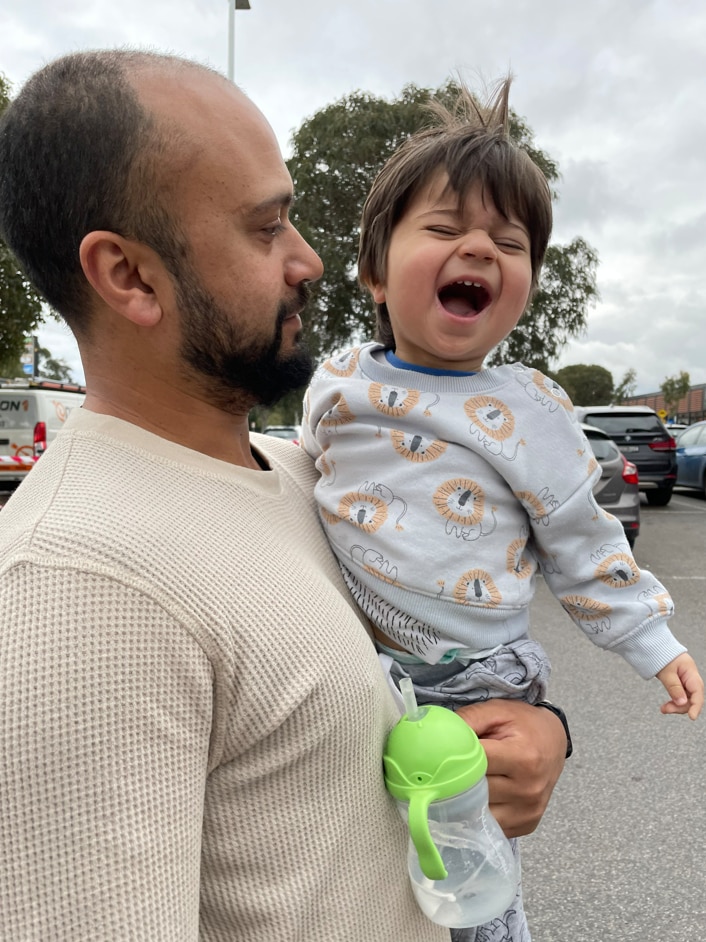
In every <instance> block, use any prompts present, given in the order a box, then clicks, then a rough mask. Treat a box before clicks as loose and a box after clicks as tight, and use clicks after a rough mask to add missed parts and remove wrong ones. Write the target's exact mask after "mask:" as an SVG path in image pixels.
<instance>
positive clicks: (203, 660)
mask: <svg viewBox="0 0 706 942" xmlns="http://www.w3.org/2000/svg"><path fill="white" fill-rule="evenodd" d="M291 199H292V192H291V180H290V178H289V174H288V173H287V170H286V167H285V165H284V163H283V161H282V157H281V155H280V152H279V149H278V146H277V142H276V140H275V137H274V134H273V132H272V130H271V128H270V127H269V125H268V124H267V122H266V121H265V119H264V118H263V117H262V115H261V114H260V112H259V111H258V110H257V108H255V106H254V105H253V104H252V103H251V102H250V101H249V100H248V99H247V98H246V97H245V96H244V95H243V94H242V93H241V92H240V91H238V90H237V89H236V88H235V87H234V86H233V85H231V84H230V83H229V82H227V81H226V80H225V79H223V78H222V77H220V76H218V75H217V74H215V73H213V72H211V71H210V70H208V69H205V68H203V67H201V66H197V65H195V64H193V63H190V62H186V61H182V60H179V59H175V58H171V57H161V56H155V55H151V54H145V53H130V52H125V51H124V52H104V53H86V54H76V55H72V56H67V57H65V58H64V59H60V60H58V61H57V62H55V63H53V64H51V65H49V66H48V67H46V68H45V69H44V70H42V71H41V72H40V73H38V74H37V75H35V76H34V77H33V78H32V79H30V81H29V82H28V83H27V85H26V86H25V88H24V89H23V90H22V92H21V93H20V95H19V96H18V98H17V100H16V101H15V102H13V104H12V105H11V106H10V108H9V109H8V111H7V113H6V114H5V116H4V118H3V120H2V123H1V124H0V231H2V233H3V235H4V237H5V238H6V239H7V241H8V243H9V244H10V246H11V247H12V248H13V250H14V251H15V253H16V254H17V256H18V258H19V259H20V261H21V262H22V264H23V265H24V267H25V269H26V270H27V272H28V274H29V276H30V277H31V278H32V280H33V281H34V282H35V283H36V284H37V286H38V287H39V289H40V290H41V291H42V292H43V293H44V295H45V296H46V298H47V300H48V301H49V302H50V303H51V304H52V305H53V306H54V307H55V308H56V309H57V310H58V311H59V312H60V313H61V314H62V315H63V316H64V318H65V320H66V321H67V323H68V324H69V326H70V327H71V328H72V330H73V332H74V334H75V336H76V338H77V341H78V344H79V347H80V350H81V356H82V360H83V364H84V369H85V374H86V385H87V390H88V392H87V396H86V402H85V407H84V408H83V409H81V410H80V411H79V410H77V412H76V413H74V415H72V416H71V418H70V420H69V421H68V423H67V427H66V429H65V431H64V432H63V433H62V434H61V435H60V436H59V437H58V438H57V439H56V440H55V442H54V443H53V444H52V447H51V449H49V451H48V452H47V454H46V455H45V456H44V457H43V458H42V460H41V462H40V463H39V464H38V465H37V467H36V468H35V469H33V471H32V474H31V475H30V476H29V478H28V479H27V481H26V482H25V483H24V484H23V485H22V487H21V488H20V489H19V490H18V491H17V493H16V494H15V495H14V496H13V498H12V499H11V500H10V502H9V503H8V504H7V506H6V507H5V509H4V510H3V511H2V520H1V523H0V604H1V605H2V611H3V616H4V617H3V626H2V631H1V632H0V646H1V647H0V729H1V730H2V742H3V749H4V759H3V762H2V764H1V766H0V793H1V794H2V796H3V813H2V816H1V817H0V938H3V939H4V938H7V939H20V938H21V939H23V940H35V939H36V940H39V939H42V940H44V939H52V940H54V942H63V940H69V939H71V940H76V939H91V940H95V939H123V938H130V939H139V940H151V942H153V940H162V939H163V940H169V942H181V940H187V939H189V940H195V939H196V938H197V937H198V938H201V939H203V940H208V942H216V940H217V942H221V940H223V942H225V940H228V942H232V940H236V939H237V940H238V942H263V940H267V942H272V940H275V939H276V940H280V939H282V940H284V939H299V940H305V942H335V940H346V942H372V940H376V942H384V940H390V942H393V940H394V942H400V940H402V939H405V940H415V942H427V940H429V942H433V940H442V939H445V940H448V931H447V930H443V929H441V928H440V927H438V926H434V925H433V924H432V923H430V922H428V921H427V920H426V919H425V918H424V917H423V916H422V915H421V913H420V911H419V910H418V909H417V907H416V905H415V903H414V901H413V899H412V897H411V894H410V891H409V887H408V880H407V877H406V873H405V854H406V833H405V828H404V825H403V824H402V822H401V820H399V818H398V816H397V814H396V812H395V810H394V806H393V802H392V801H391V800H390V798H389V796H388V795H387V794H386V792H385V790H384V785H383V780H382V773H381V756H382V748H383V743H384V740H385V736H386V734H387V732H388V731H389V729H390V727H391V725H392V724H393V723H394V722H395V719H396V712H395V708H394V705H393V701H392V699H391V696H390V694H389V692H388V690H387V687H386V686H385V683H384V680H383V678H382V674H381V671H380V669H379V666H378V662H377V659H376V656H375V652H374V648H373V645H372V643H371V641H370V639H369V637H368V635H367V633H366V631H365V628H364V626H363V624H362V622H361V621H360V619H359V617H358V615H357V614H356V612H355V611H354V607H353V606H352V604H351V603H350V601H349V599H348V596H347V593H346V590H345V588H344V587H343V584H342V582H341V579H340V576H339V572H338V568H337V566H336V564H335V562H334V561H333V558H332V557H331V555H330V553H329V550H328V548H327V546H326V543H325V539H324V537H323V534H322V532H321V529H320V527H319V524H318V520H317V516H316V512H315V509H314V506H313V501H312V488H313V483H314V478H315V473H314V471H313V468H312V466H311V463H310V461H309V459H308V458H307V457H306V456H305V455H304V454H303V453H301V452H300V450H299V449H297V448H295V447H294V446H292V445H291V444H290V443H287V442H281V441H277V440H275V439H264V438H263V437H260V436H258V437H253V439H252V440H251V438H250V436H249V434H248V424H247V416H248V412H249V410H250V408H251V407H252V406H253V405H254V404H256V403H257V402H272V401H274V400H275V399H277V398H278V397H279V396H281V395H282V394H283V393H284V392H285V391H287V390H289V389H292V388H297V387H299V386H301V385H302V384H303V383H304V382H305V381H306V380H307V378H308V376H309V373H310V370H311V364H310V362H309V357H308V355H307V354H306V352H305V351H304V349H303V348H302V346H301V345H300V341H299V331H300V327H301V322H300V313H301V311H302V309H303V306H304V304H305V301H306V293H307V292H306V286H307V283H308V282H310V281H312V280H314V279H316V278H317V277H319V275H320V274H321V263H320V261H319V259H318V257H317V256H316V254H315V253H314V252H313V250H312V249H311V248H310V247H309V246H308V245H307V244H306V243H305V242H304V241H303V239H302V238H301V237H300V236H299V235H298V233H297V232H296V231H295V230H294V229H293V228H292V226H291V224H290V223H289V222H288V219H287V210H288V207H289V204H290V202H291ZM466 718H467V719H468V721H469V722H471V723H472V724H473V725H474V727H475V728H476V729H477V730H478V732H479V733H480V734H481V735H483V736H484V737H487V739H486V746H487V751H488V754H489V760H490V763H491V772H492V775H491V788H492V793H493V794H492V798H493V802H494V810H495V812H496V814H497V816H498V818H499V820H500V822H501V824H502V825H503V826H504V828H505V830H506V832H507V833H509V834H511V835H512V834H518V833H523V832H527V831H529V830H532V829H533V828H534V827H535V826H536V824H537V822H538V820H539V818H540V817H541V813H542V811H543V809H544V807H545V805H546V801H547V800H548V796H549V794H550V792H551V789H552V787H553V784H554V782H555V780H556V778H557V777H558V775H559V773H560V771H561V767H562V763H563V756H564V750H565V748H566V738H565V734H564V730H563V728H562V726H561V724H560V722H559V720H558V719H557V718H556V717H555V716H553V715H552V714H551V713H550V712H549V711H547V710H537V709H534V708H531V707H527V706H526V705H524V704H503V705H501V706H498V705H497V704H484V705H480V706H478V707H475V708H468V712H467V714H466Z"/></svg>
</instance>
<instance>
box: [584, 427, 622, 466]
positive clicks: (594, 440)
mask: <svg viewBox="0 0 706 942" xmlns="http://www.w3.org/2000/svg"><path fill="white" fill-rule="evenodd" d="M586 437H587V438H588V442H589V444H590V446H591V450H592V451H593V454H594V455H595V457H596V458H597V459H598V461H608V460H610V459H611V458H617V457H618V455H619V451H618V447H617V445H615V444H614V443H613V442H612V441H611V440H610V439H609V438H603V436H602V435H595V434H593V435H592V434H591V433H590V432H586Z"/></svg>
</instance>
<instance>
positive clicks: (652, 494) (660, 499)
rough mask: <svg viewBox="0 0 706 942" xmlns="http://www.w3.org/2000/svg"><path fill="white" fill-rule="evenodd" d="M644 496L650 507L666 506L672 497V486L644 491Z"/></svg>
mask: <svg viewBox="0 0 706 942" xmlns="http://www.w3.org/2000/svg"><path fill="white" fill-rule="evenodd" d="M645 497H646V498H647V503H648V504H650V505H651V506H652V507H666V506H667V504H668V503H669V501H670V500H671V499H672V488H671V487H658V488H657V490H656V491H645Z"/></svg>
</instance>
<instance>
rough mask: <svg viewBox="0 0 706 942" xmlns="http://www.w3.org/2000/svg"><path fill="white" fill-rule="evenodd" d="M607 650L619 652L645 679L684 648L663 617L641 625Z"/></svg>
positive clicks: (660, 668)
mask: <svg viewBox="0 0 706 942" xmlns="http://www.w3.org/2000/svg"><path fill="white" fill-rule="evenodd" d="M609 650H611V651H615V652H616V654H620V655H621V656H622V657H624V658H625V660H626V661H627V662H628V664H630V665H631V666H632V667H634V668H635V670H636V671H637V673H638V674H639V675H640V677H643V678H644V679H645V680H647V679H648V678H650V677H654V676H655V674H656V673H657V672H658V671H661V670H662V668H663V667H666V666H667V664H669V662H670V661H673V660H674V658H675V657H678V656H679V655H680V654H684V653H685V652H686V648H685V647H684V645H683V644H681V643H680V642H679V641H677V639H676V638H675V637H674V635H673V634H672V632H671V631H670V630H669V628H668V627H667V622H666V621H664V619H659V620H657V621H652V622H648V623H647V624H646V625H641V626H640V627H639V628H638V629H637V630H636V631H634V632H633V633H632V634H631V635H629V636H628V637H627V638H623V639H622V640H621V641H620V642H619V643H618V644H616V645H615V646H614V647H611V648H610V649H609Z"/></svg>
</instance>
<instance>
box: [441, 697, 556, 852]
mask: <svg viewBox="0 0 706 942" xmlns="http://www.w3.org/2000/svg"><path fill="white" fill-rule="evenodd" d="M456 712H457V713H458V715H459V716H461V717H462V718H463V719H464V720H465V721H466V722H467V723H468V725H469V726H470V727H471V729H473V730H474V731H475V732H476V734H477V735H478V737H479V739H480V740H481V742H482V744H483V748H484V749H485V752H486V755H487V756H488V773H487V774H488V787H489V790H490V810H491V811H492V812H493V814H494V816H495V817H496V819H497V820H498V822H499V824H500V826H501V828H502V829H503V831H504V832H505V834H506V835H507V836H508V837H519V836H520V835H522V834H531V833H532V831H534V830H535V828H536V827H537V825H538V824H539V822H540V819H541V817H542V815H543V814H544V812H545V810H546V808H547V805H548V804H549V798H550V797H551V793H552V791H553V789H554V786H555V785H556V783H557V780H558V778H559V776H560V775H561V771H562V769H563V768H564V757H565V755H566V733H565V732H564V727H563V726H562V725H561V721H560V720H559V718H558V717H556V716H555V715H554V714H553V713H551V712H550V711H549V710H543V709H539V708H538V707H535V706H530V705H529V704H527V703H523V702H522V701H519V700H487V701H484V702H483V703H472V704H470V705H469V706H464V707H460V708H459V709H458V710H457V711H456Z"/></svg>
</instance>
